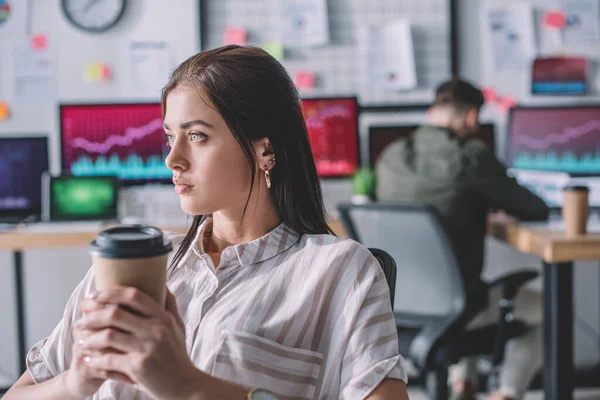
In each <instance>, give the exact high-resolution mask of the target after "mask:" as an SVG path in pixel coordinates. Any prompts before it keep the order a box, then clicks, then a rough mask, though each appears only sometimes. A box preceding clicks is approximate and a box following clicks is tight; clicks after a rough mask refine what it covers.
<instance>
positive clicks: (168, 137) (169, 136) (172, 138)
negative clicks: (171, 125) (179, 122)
mask: <svg viewBox="0 0 600 400" xmlns="http://www.w3.org/2000/svg"><path fill="white" fill-rule="evenodd" d="M165 140H166V141H167V144H168V145H169V146H171V145H172V144H173V142H174V141H175V135H173V134H171V133H165Z"/></svg>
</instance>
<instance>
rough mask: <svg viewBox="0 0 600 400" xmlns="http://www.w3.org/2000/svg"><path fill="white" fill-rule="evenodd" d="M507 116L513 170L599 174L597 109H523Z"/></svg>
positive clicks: (599, 134) (599, 124) (599, 145)
mask: <svg viewBox="0 0 600 400" xmlns="http://www.w3.org/2000/svg"><path fill="white" fill-rule="evenodd" d="M511 117H512V118H511V127H510V140H509V142H510V144H509V153H508V158H509V162H510V164H511V165H512V166H513V167H515V168H520V169H529V170H540V171H560V172H567V173H570V174H593V175H597V174H600V108H598V107H580V108H560V109H550V108H545V109H544V108H540V109H535V108H534V109H527V108H523V109H515V110H513V113H512V116H511Z"/></svg>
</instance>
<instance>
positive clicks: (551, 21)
mask: <svg viewBox="0 0 600 400" xmlns="http://www.w3.org/2000/svg"><path fill="white" fill-rule="evenodd" d="M566 24H567V16H566V15H565V13H564V12H562V11H560V10H552V11H548V12H546V14H545V15H544V25H545V26H547V27H549V28H556V29H563V28H564V27H565V25H566Z"/></svg>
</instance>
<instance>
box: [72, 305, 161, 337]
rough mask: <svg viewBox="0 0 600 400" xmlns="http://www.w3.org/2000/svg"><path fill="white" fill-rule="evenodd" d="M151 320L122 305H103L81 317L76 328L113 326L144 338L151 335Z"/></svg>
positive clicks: (105, 327)
mask: <svg viewBox="0 0 600 400" xmlns="http://www.w3.org/2000/svg"><path fill="white" fill-rule="evenodd" d="M149 321H150V320H148V319H147V318H141V317H138V316H137V315H134V314H132V313H131V312H129V311H127V310H124V309H122V308H121V307H103V308H100V309H97V310H95V311H92V312H89V313H87V314H85V315H84V316H83V317H81V318H80V319H79V320H78V321H77V322H76V324H75V330H91V331H96V330H102V329H107V328H113V329H119V330H121V331H124V332H126V333H131V334H133V335H134V336H136V337H138V338H140V339H144V338H147V337H149V332H148V329H147V325H148V323H149Z"/></svg>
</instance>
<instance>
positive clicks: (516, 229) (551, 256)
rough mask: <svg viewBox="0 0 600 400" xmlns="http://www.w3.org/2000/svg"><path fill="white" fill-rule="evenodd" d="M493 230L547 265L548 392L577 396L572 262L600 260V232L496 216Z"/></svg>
mask: <svg viewBox="0 0 600 400" xmlns="http://www.w3.org/2000/svg"><path fill="white" fill-rule="evenodd" d="M488 233H489V234H490V235H491V236H492V237H495V238H497V239H499V240H501V241H504V242H506V243H507V244H509V245H511V246H513V247H514V248H516V249H517V250H519V251H521V252H523V253H529V254H534V255H537V256H538V257H540V258H541V259H542V263H543V268H544V391H545V399H546V400H570V399H572V398H573V262H574V261H578V260H600V234H599V233H590V234H587V235H582V236H579V237H574V238H567V237H565V234H564V233H563V232H562V231H557V230H555V229H553V228H551V227H549V225H548V224H539V223H538V224H519V223H517V222H515V221H514V220H512V221H511V220H507V219H505V218H503V219H491V220H490V224H489V229H488Z"/></svg>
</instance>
